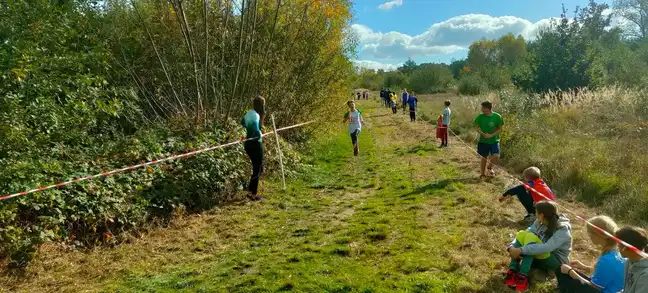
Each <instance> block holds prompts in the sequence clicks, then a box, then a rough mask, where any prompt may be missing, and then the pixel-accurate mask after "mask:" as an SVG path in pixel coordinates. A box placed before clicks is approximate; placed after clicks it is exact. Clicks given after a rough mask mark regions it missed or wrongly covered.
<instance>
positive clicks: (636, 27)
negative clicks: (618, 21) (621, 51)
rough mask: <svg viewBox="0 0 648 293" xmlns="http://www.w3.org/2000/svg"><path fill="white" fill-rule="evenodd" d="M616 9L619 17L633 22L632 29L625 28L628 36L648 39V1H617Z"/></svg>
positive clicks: (615, 2)
mask: <svg viewBox="0 0 648 293" xmlns="http://www.w3.org/2000/svg"><path fill="white" fill-rule="evenodd" d="M614 8H615V10H616V13H617V14H618V15H619V16H621V17H623V18H625V19H627V20H628V21H630V22H631V24H632V26H631V27H627V28H624V29H625V30H626V33H627V34H628V35H630V36H631V37H635V38H641V39H645V38H646V37H648V0H615V1H614Z"/></svg>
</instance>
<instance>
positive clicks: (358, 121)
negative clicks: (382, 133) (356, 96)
mask: <svg viewBox="0 0 648 293" xmlns="http://www.w3.org/2000/svg"><path fill="white" fill-rule="evenodd" d="M347 106H348V107H349V112H347V113H346V114H344V122H345V123H347V124H348V126H347V130H348V131H349V134H350V135H351V142H352V143H353V155H354V156H357V155H358V152H359V149H358V134H360V130H362V115H361V114H362V113H360V110H358V109H356V106H355V103H354V102H353V101H348V102H347Z"/></svg>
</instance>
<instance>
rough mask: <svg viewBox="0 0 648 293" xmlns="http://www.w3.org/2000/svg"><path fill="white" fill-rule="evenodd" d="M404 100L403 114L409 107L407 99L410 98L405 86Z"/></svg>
mask: <svg viewBox="0 0 648 293" xmlns="http://www.w3.org/2000/svg"><path fill="white" fill-rule="evenodd" d="M402 97H403V98H402V102H403V114H405V110H406V109H407V100H409V94H408V93H407V89H406V88H403V96H402Z"/></svg>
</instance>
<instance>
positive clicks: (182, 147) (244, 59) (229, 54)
mask: <svg viewBox="0 0 648 293" xmlns="http://www.w3.org/2000/svg"><path fill="white" fill-rule="evenodd" d="M239 5H240V6H239ZM349 9H350V2H349V1H346V0H334V1H330V0H327V1H311V0H309V1H302V0H291V1H274V0H272V1H271V0H245V1H175V0H173V1H163V0H133V1H127V0H108V1H86V0H53V1H45V0H25V1H8V2H7V1H3V2H2V3H0V80H1V82H0V97H2V99H0V194H3V195H4V194H10V193H14V192H20V191H24V190H29V189H32V188H34V187H37V186H40V185H48V184H53V183H58V182H61V181H64V180H70V179H72V178H76V177H80V176H86V175H90V174H97V173H100V172H102V171H107V170H113V169H116V168H121V167H124V166H128V165H132V164H134V163H139V162H142V161H147V160H152V159H159V158H163V157H166V156H168V155H170V154H173V153H183V152H186V151H189V150H193V149H197V148H199V147H204V146H208V145H217V144H221V143H225V142H230V141H232V140H236V139H238V138H239V137H240V133H239V132H238V130H237V129H239V128H240V126H239V125H238V119H239V118H240V116H241V115H242V114H243V112H244V111H245V110H246V109H247V108H248V107H249V106H250V105H249V104H250V100H251V98H252V97H254V96H255V95H257V94H260V95H262V96H265V97H266V99H267V108H268V110H269V111H270V112H271V113H272V114H274V116H275V117H276V119H277V123H278V125H280V126H287V125H291V124H294V123H296V122H303V121H305V120H306V119H313V118H317V117H318V115H321V114H319V113H327V112H328V111H329V110H330V109H331V107H335V106H337V105H338V104H341V103H342V102H343V101H344V99H345V98H346V94H342V92H346V86H347V85H346V84H345V83H344V82H345V80H347V78H346V77H347V76H348V75H349V74H350V73H351V72H352V66H351V63H350V62H349V60H348V57H347V55H348V54H349V53H351V52H352V50H353V46H352V43H351V42H349V41H347V39H348V38H347V37H346V27H347V25H348V21H349V19H350V17H351V15H350V12H349ZM285 44H290V46H286V45H285ZM304 93H308V94H307V95H304ZM332 93H340V94H339V95H337V94H332ZM298 132H299V131H298ZM305 135H307V133H305V132H303V131H301V132H299V133H296V132H293V133H291V135H289V136H288V137H290V138H291V139H292V142H301V141H303V140H304V138H306V136H305ZM268 157H269V159H270V160H269V161H270V163H269V165H268V166H267V167H268V168H269V170H272V168H273V165H274V164H273V162H274V161H275V158H276V156H274V155H273V153H272V152H270V153H269V154H268ZM246 161H247V160H246V158H245V156H244V153H243V150H242V148H241V147H232V148H228V149H225V150H217V151H214V152H209V153H207V154H205V155H201V156H199V157H197V158H195V159H189V160H182V161H175V162H172V163H170V164H165V165H163V166H160V167H152V168H149V169H148V170H147V172H142V171H138V172H129V173H123V174H120V175H116V176H112V177H109V178H105V179H102V180H100V181H90V182H84V183H79V184H75V185H73V186H70V187H65V188H61V189H55V190H49V191H46V192H40V193H37V194H33V195H29V196H23V197H18V198H14V199H11V200H6V201H2V202H0V259H7V257H8V256H10V257H11V260H12V264H13V265H24V264H26V262H27V261H28V260H29V259H30V258H31V257H33V255H34V252H35V249H36V245H37V244H39V243H42V242H46V241H51V240H57V241H58V240H61V241H63V242H64V243H65V244H66V245H67V246H68V247H71V248H78V247H89V246H93V245H95V244H101V243H111V244H112V243H119V242H120V241H122V240H123V239H122V238H121V237H113V236H119V235H122V232H126V231H137V229H139V228H141V227H143V226H144V224H145V223H147V222H149V221H150V220H153V219H165V218H167V217H168V216H170V215H171V214H173V213H182V212H183V211H189V212H191V211H198V210H203V209H207V208H211V207H213V206H215V205H218V204H220V203H222V202H224V201H226V200H227V199H228V198H229V197H233V196H234V195H235V194H236V191H237V190H238V189H240V188H241V183H242V182H244V181H245V179H246V177H247V176H248V174H247V170H246V169H247V162H246ZM293 161H294V160H293Z"/></svg>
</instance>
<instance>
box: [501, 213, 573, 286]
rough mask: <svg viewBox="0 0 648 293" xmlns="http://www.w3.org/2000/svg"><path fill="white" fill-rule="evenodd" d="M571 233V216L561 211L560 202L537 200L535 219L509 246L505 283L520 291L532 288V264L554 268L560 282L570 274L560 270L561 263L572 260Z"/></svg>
mask: <svg viewBox="0 0 648 293" xmlns="http://www.w3.org/2000/svg"><path fill="white" fill-rule="evenodd" d="M571 246H572V236H571V225H570V223H569V219H568V218H567V217H565V216H562V215H559V214H558V206H557V205H556V203H554V202H552V201H540V202H538V203H537V204H536V221H535V222H534V223H533V225H532V226H531V227H529V229H528V230H526V231H520V232H518V233H517V235H516V236H515V241H514V242H513V244H512V245H511V246H510V247H509V248H508V249H507V250H508V252H509V255H510V256H511V263H510V265H509V270H508V271H507V272H506V280H505V283H506V285H507V286H509V287H510V288H515V290H516V291H518V292H525V291H527V290H528V288H529V271H530V270H531V265H532V264H533V265H534V266H535V267H538V268H541V269H545V270H550V271H554V272H555V273H556V277H558V285H559V286H562V285H563V284H565V281H566V280H567V279H568V278H569V277H568V276H566V275H564V274H562V273H561V272H560V266H561V264H564V263H568V262H569V254H570V252H571Z"/></svg>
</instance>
